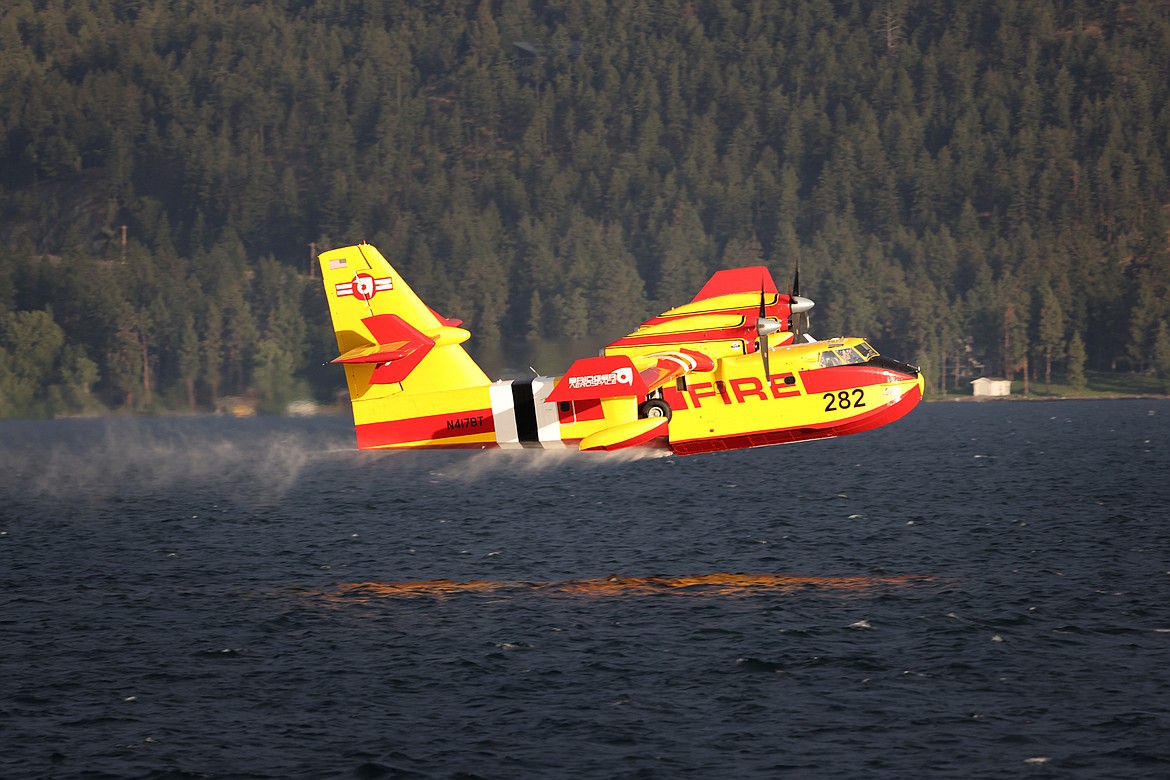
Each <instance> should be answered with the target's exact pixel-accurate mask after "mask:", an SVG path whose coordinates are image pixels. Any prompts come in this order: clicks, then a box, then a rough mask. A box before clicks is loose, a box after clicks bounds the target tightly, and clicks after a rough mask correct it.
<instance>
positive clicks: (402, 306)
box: [319, 244, 490, 401]
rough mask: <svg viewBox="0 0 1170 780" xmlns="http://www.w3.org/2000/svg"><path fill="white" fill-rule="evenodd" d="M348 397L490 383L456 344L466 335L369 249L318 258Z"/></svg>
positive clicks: (357, 248)
mask: <svg viewBox="0 0 1170 780" xmlns="http://www.w3.org/2000/svg"><path fill="white" fill-rule="evenodd" d="M319 260H320V263H321V277H322V279H324V282H325V297H326V298H327V299H328V301H329V314H330V315H331V316H332V318H333V331H334V333H335V334H336V336H337V348H338V349H339V350H340V351H341V356H340V357H338V358H336V359H335V360H334V361H333V362H334V363H341V364H342V365H344V366H345V376H346V380H347V381H348V383H349V393H350V397H351V398H352V399H353V400H354V401H357V400H369V399H374V398H385V397H388V396H391V395H395V394H398V393H401V392H404V391H408V390H414V389H417V390H421V391H425V392H431V391H438V390H454V389H458V388H464V387H473V386H477V385H488V384H490V381H489V380H488V378H487V375H486V374H484V373H483V371H482V370H481V369H480V367H479V366H478V365H476V363H475V361H474V360H472V359H471V356H470V355H468V354H467V352H466V351H464V349H463V347H461V346H459V345H460V344H462V343H463V342H464V341H466V340H467V339H468V338H469V337H470V336H471V334H470V333H469V332H467V331H466V330H464V329H463V328H460V327H459V325H460V324H461V323H460V322H459V321H458V320H447V319H444V318H442V317H440V316H439V315H437V314H435V312H434V311H432V310H431V309H430V308H428V307H427V305H426V304H425V303H423V302H422V300H420V299H419V297H418V296H417V295H415V293H414V291H413V290H411V289H410V285H408V284H407V283H406V282H405V281H403V279H402V277H401V276H399V275H398V272H397V271H395V270H394V268H392V267H391V265H390V263H389V262H387V261H386V258H384V257H382V253H381V252H379V251H378V250H377V249H375V248H374V247H372V246H371V245H369V244H359V245H357V246H348V247H344V248H342V249H334V250H331V251H329V252H324V253H322V254H321V255H320V257H319Z"/></svg>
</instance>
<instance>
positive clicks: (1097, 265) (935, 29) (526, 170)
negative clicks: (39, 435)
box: [0, 0, 1170, 417]
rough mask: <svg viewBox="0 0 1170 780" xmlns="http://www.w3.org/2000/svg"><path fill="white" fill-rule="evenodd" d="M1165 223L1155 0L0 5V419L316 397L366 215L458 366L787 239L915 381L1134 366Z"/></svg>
mask: <svg viewBox="0 0 1170 780" xmlns="http://www.w3.org/2000/svg"><path fill="white" fill-rule="evenodd" d="M1168 228H1170V4H1167V3H1163V2H1153V1H1152V0H1134V1H1133V2H1118V1H1117V0H875V2H861V1H860V0H653V1H651V0H418V1H417V2H407V1H405V0H5V2H4V3H3V5H2V7H0V416H9V417H32V416H54V415H62V414H75V413H91V412H98V411H102V410H106V409H120V410H127V411H135V412H143V411H146V412H152V411H153V412H157V411H167V410H211V409H215V408H217V407H220V406H221V405H222V400H223V399H225V398H229V397H247V398H250V399H254V401H255V402H256V403H259V405H260V408H261V409H262V410H267V411H280V410H281V409H283V408H284V407H285V405H287V404H288V403H289V402H290V401H292V400H296V399H301V398H315V399H317V400H318V401H328V400H330V398H331V397H332V396H333V394H334V392H335V391H336V390H337V389H338V388H340V387H341V386H342V385H343V377H342V373H341V370H340V369H339V368H336V367H323V366H322V364H323V363H325V362H326V361H328V360H330V359H331V358H333V357H334V356H335V355H336V344H335V343H334V340H333V335H332V331H331V329H330V327H329V324H328V313H327V309H326V304H325V298H324V294H323V290H322V289H321V283H320V280H319V278H317V277H319V273H318V272H316V271H315V261H314V260H313V256H314V253H317V252H320V251H324V250H325V249H328V248H332V247H336V246H343V245H346V244H352V243H357V242H359V241H363V240H365V241H369V242H370V243H373V244H375V245H376V246H377V247H378V248H379V249H381V250H382V252H383V253H384V254H385V255H386V256H387V258H388V259H390V261H391V262H392V263H393V264H395V265H396V267H397V268H398V270H399V271H400V272H401V273H402V274H403V276H404V277H405V278H406V279H407V280H408V281H409V282H410V284H411V285H412V286H413V287H414V289H415V290H416V291H418V292H419V293H420V295H422V297H423V298H424V299H425V300H426V301H427V303H429V304H430V305H431V306H432V307H433V308H435V309H436V310H437V311H439V312H441V313H443V314H444V315H447V316H451V317H458V318H460V319H462V320H464V321H465V323H466V327H468V328H469V329H470V330H471V331H472V333H473V337H472V341H470V342H469V343H468V345H467V346H468V348H469V350H470V351H471V353H472V354H473V356H478V355H479V354H480V352H483V353H484V354H489V353H492V352H493V351H506V350H507V349H510V348H512V346H514V345H525V344H527V345H532V344H535V343H545V344H565V343H570V342H574V343H580V342H589V341H590V340H592V341H593V342H594V346H593V348H594V349H595V348H596V347H597V346H600V345H602V344H604V343H606V342H607V341H608V340H611V339H613V338H615V337H617V336H619V335H621V334H622V333H625V332H628V331H630V330H632V329H633V328H634V327H635V326H636V325H637V324H638V323H639V322H641V321H642V320H643V319H645V318H646V317H647V316H650V315H653V314H657V313H658V312H660V311H662V310H665V309H667V308H670V307H672V306H675V305H678V304H681V303H684V302H686V301H688V300H690V298H691V297H692V296H693V295H694V293H695V292H697V290H698V289H699V288H700V287H701V286H702V284H703V282H704V281H705V280H706V278H707V277H708V275H709V274H710V273H711V272H712V271H713V270H716V269H719V268H725V267H733V266H736V265H743V264H757V263H760V262H763V263H765V264H767V265H768V266H769V267H770V268H771V270H772V273H773V275H774V277H775V278H776V280H777V283H778V284H779V286H780V287H781V288H782V289H784V288H786V287H787V286H788V284H789V282H790V280H791V278H792V274H793V272H794V270H795V268H796V267H797V264H798V263H799V268H800V280H801V289H800V292H801V294H803V295H805V296H807V297H810V298H813V299H814V300H815V301H816V304H817V306H816V309H815V310H814V312H813V317H812V332H813V333H814V334H816V335H818V336H820V337H830V336H835V335H859V336H865V337H868V338H869V339H870V340H871V341H872V342H873V344H874V345H875V346H876V347H877V348H878V349H879V350H881V351H883V352H886V353H888V354H890V355H891V356H895V357H898V358H901V359H904V360H909V361H911V362H916V363H919V364H921V365H922V367H923V369H924V371H925V372H926V375H927V378H928V384H929V385H930V387H931V388H932V389H933V390H934V391H936V392H938V391H943V392H945V391H947V390H949V389H952V388H954V387H956V386H959V385H961V384H964V383H965V382H966V381H967V380H969V379H971V378H973V377H974V376H979V375H992V376H996V375H997V376H1010V377H1014V378H1016V379H1027V380H1028V381H1030V382H1032V383H1034V384H1036V385H1043V384H1045V383H1048V382H1050V381H1052V379H1053V377H1054V376H1059V377H1062V378H1067V379H1068V381H1071V382H1072V383H1074V384H1075V383H1076V382H1077V381H1078V380H1079V381H1082V382H1083V375H1084V372H1085V370H1086V369H1089V370H1094V371H1116V372H1132V373H1139V374H1154V373H1160V375H1162V376H1166V375H1167V374H1168V373H1170V332H1168V330H1167V328H1168V326H1167V320H1168V317H1167V314H1168V308H1170V301H1168V291H1170V230H1168ZM582 354H588V353H587V352H585V353H582ZM569 358H570V355H568V354H567V353H566V354H565V355H564V361H565V362H564V363H563V364H561V365H542V366H540V369H541V372H542V373H553V372H556V371H560V370H563V369H564V368H566V367H567V364H568V361H569Z"/></svg>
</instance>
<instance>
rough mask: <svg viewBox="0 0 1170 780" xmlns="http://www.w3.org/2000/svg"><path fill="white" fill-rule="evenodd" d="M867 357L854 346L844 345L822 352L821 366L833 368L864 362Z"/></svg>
mask: <svg viewBox="0 0 1170 780" xmlns="http://www.w3.org/2000/svg"><path fill="white" fill-rule="evenodd" d="M865 360H866V359H865V358H864V357H862V354H861V353H860V352H858V351H857V350H856V349H854V348H853V347H842V348H841V349H834V350H825V351H824V352H822V353H821V368H832V367H833V366H852V365H856V364H857V363H864V362H865Z"/></svg>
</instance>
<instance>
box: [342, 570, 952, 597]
mask: <svg viewBox="0 0 1170 780" xmlns="http://www.w3.org/2000/svg"><path fill="white" fill-rule="evenodd" d="M933 581H934V578H933V577H930V576H926V575H908V574H903V575H894V576H866V575H858V576H843V577H810V576H802V575H794V574H727V573H715V574H696V575H691V576H684V577H625V576H618V575H614V576H610V577H602V578H598V579H584V580H561V581H559V582H523V581H519V580H513V581H497V580H467V581H464V582H458V581H456V580H423V581H415V582H353V583H342V584H340V585H338V586H337V588H336V590H334V591H333V592H332V593H327V594H324V595H326V597H327V598H337V599H344V600H345V601H349V602H353V601H364V600H368V599H374V598H412V597H419V596H431V597H440V598H442V597H445V596H452V595H456V594H461V593H498V594H500V595H516V594H520V593H551V594H567V595H581V596H628V595H650V594H655V593H679V594H682V595H693V596H698V595H703V596H709V595H722V596H727V595H731V596H736V595H749V594H753V593H758V592H760V591H763V590H781V591H791V590H796V589H800V588H809V589H826V590H831V591H844V592H847V593H853V594H858V593H864V592H866V591H872V590H875V589H879V588H900V587H910V586H913V585H920V584H924V583H928V582H933Z"/></svg>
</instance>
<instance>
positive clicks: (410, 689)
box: [0, 400, 1170, 779]
mask: <svg viewBox="0 0 1170 780" xmlns="http://www.w3.org/2000/svg"><path fill="white" fill-rule="evenodd" d="M352 442H353V437H352V431H351V429H350V426H349V420H348V419H346V418H328V419H312V420H290V419H254V420H220V419H180V420H149V421H145V420H100V421H94V420H75V421H57V422H37V423H13V422H9V423H2V424H0V468H2V471H3V484H2V485H0V777H3V778H13V779H20V778H42V777H44V778H58V777H78V778H106V777H111V778H112V777H117V778H122V777H131V778H133V777H149V778H186V777H192V778H193V777H211V778H228V777H247V778H286V777H287V778H328V777H342V778H351V777H356V778H382V777H395V778H397V777H420V778H429V777H436V778H447V777H467V778H471V777H482V778H528V777H548V778H560V777H572V778H626V777H637V778H676V777H691V778H708V777H711V778H716V777H718V778H754V777H778V776H792V777H814V778H873V777H888V778H911V777H914V778H916V777H932V778H936V777H949V778H983V777H1013V778H1014V777H1029V778H1031V777H1040V778H1046V777H1051V778H1104V777H1109V778H1121V777H1150V778H1164V777H1168V776H1170V486H1168V482H1170V402H1167V401H1163V400H1128V401H1095V402H1091V401H1054V402H1028V403H1023V402H1020V403H1011V402H1007V403H985V404H975V403H952V404H946V403H943V404H928V405H924V406H921V407H920V408H919V409H917V410H916V411H914V412H913V413H912V414H911V415H910V416H909V417H907V418H906V419H904V420H902V421H900V422H898V423H896V424H894V425H891V426H888V427H886V428H884V429H881V430H879V431H874V432H871V433H867V434H862V435H859V436H853V437H848V438H845V439H840V440H834V441H826V442H815V443H809V444H800V445H795V446H786V447H774V448H769V449H763V450H753V451H741V452H735V453H729V454H717V455H705V456H697V457H693V458H678V457H649V456H642V457H629V456H627V457H622V456H604V455H603V456H583V455H576V454H574V455H565V454H561V455H556V454H551V455H550V454H543V453H538V452H522V453H502V452H485V453H394V454H380V453H359V452H356V451H354V450H353V443H352Z"/></svg>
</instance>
